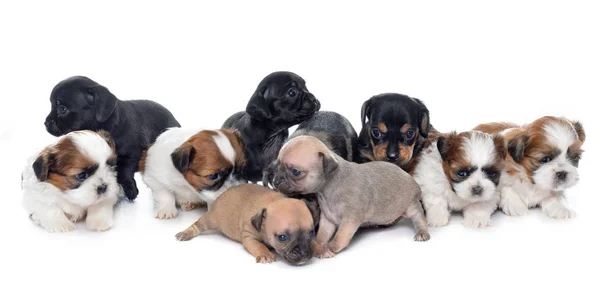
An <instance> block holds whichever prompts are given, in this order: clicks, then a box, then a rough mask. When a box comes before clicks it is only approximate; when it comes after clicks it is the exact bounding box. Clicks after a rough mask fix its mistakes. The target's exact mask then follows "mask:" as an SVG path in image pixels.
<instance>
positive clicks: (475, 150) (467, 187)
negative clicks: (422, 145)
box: [437, 131, 507, 203]
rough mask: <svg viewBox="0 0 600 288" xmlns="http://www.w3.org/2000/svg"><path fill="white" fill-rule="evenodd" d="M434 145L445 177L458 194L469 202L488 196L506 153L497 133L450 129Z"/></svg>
mask: <svg viewBox="0 0 600 288" xmlns="http://www.w3.org/2000/svg"><path fill="white" fill-rule="evenodd" d="M437 147H438V149H439V151H440V154H441V156H442V166H443V168H444V172H445V173H446V177H448V180H449V181H450V183H451V184H452V188H453V190H454V192H455V193H456V195H458V197H460V198H462V199H464V200H467V201H469V202H471V203H473V202H479V201H487V200H490V199H491V198H492V196H493V195H494V194H495V193H496V192H497V190H496V188H497V187H498V182H499V181H500V173H501V172H502V169H503V167H504V166H503V165H504V158H505V157H506V154H507V151H506V147H505V145H504V140H503V139H502V137H501V136H492V135H490V134H487V133H483V132H479V131H470V132H463V133H460V134H456V132H453V133H450V134H449V135H447V136H441V137H439V138H438V140H437Z"/></svg>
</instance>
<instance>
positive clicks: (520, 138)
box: [506, 134, 529, 163]
mask: <svg viewBox="0 0 600 288" xmlns="http://www.w3.org/2000/svg"><path fill="white" fill-rule="evenodd" d="M527 141H529V137H528V136H527V135H524V134H519V135H517V136H516V137H515V138H513V139H510V140H509V141H508V144H507V145H506V148H507V150H508V153H509V154H510V157H512V158H513V160H515V162H517V163H521V162H523V156H524V155H525V147H526V146H527Z"/></svg>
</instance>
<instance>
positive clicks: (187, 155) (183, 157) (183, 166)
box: [171, 143, 196, 173]
mask: <svg viewBox="0 0 600 288" xmlns="http://www.w3.org/2000/svg"><path fill="white" fill-rule="evenodd" d="M195 154H196V149H195V148H194V146H192V144H190V143H184V144H183V145H181V146H179V148H177V149H175V151H173V153H171V160H172V161H173V166H175V168H176V169H177V171H179V172H181V173H184V172H185V170H187V168H188V167H189V166H190V163H191V162H192V159H193V158H194V155H195Z"/></svg>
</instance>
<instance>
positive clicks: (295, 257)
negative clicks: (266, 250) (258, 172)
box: [251, 198, 315, 265]
mask: <svg viewBox="0 0 600 288" xmlns="http://www.w3.org/2000/svg"><path fill="white" fill-rule="evenodd" d="M251 223H252V226H254V228H255V229H256V230H257V231H258V232H259V233H260V234H261V235H262V238H263V239H262V240H263V241H265V242H266V243H267V244H268V245H269V246H271V247H273V248H274V249H275V251H277V253H278V254H279V255H281V256H282V257H283V258H284V259H285V260H287V261H288V262H290V263H292V264H295V265H301V264H304V263H306V262H307V261H309V260H310V259H311V258H312V255H313V254H312V247H311V242H312V239H313V238H314V236H315V230H314V225H313V217H312V214H311V211H310V210H309V208H308V207H307V206H306V204H305V202H303V201H302V200H297V199H289V198H284V199H280V200H278V201H275V202H273V203H271V204H269V205H268V206H267V207H265V208H263V209H261V210H260V211H259V212H258V213H257V214H256V215H254V216H253V217H252V219H251Z"/></svg>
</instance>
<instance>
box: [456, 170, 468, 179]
mask: <svg viewBox="0 0 600 288" xmlns="http://www.w3.org/2000/svg"><path fill="white" fill-rule="evenodd" d="M456 176H458V178H466V177H467V176H469V173H468V172H467V170H460V171H458V172H456Z"/></svg>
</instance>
